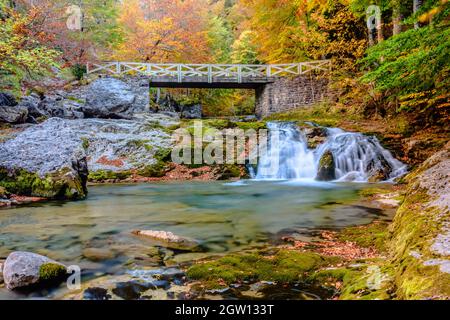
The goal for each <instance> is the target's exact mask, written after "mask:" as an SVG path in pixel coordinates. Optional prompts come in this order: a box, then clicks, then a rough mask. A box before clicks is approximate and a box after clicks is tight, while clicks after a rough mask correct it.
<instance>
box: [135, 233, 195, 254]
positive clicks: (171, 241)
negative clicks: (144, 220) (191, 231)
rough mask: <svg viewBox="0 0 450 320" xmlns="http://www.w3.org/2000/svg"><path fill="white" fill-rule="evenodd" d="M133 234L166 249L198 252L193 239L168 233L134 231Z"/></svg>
mask: <svg viewBox="0 0 450 320" xmlns="http://www.w3.org/2000/svg"><path fill="white" fill-rule="evenodd" d="M132 233H133V234H135V235H138V236H142V237H146V238H150V239H153V240H155V241H158V242H160V243H161V244H162V246H165V247H166V248H172V249H179V250H188V251H198V250H199V243H198V242H197V241H195V240H193V239H190V238H186V237H180V236H177V235H175V234H173V233H172V232H168V231H156V230H134V231H132Z"/></svg>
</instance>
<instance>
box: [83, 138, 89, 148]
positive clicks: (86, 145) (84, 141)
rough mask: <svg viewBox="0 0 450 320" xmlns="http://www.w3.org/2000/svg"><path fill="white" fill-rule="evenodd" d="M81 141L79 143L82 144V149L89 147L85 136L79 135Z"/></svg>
mask: <svg viewBox="0 0 450 320" xmlns="http://www.w3.org/2000/svg"><path fill="white" fill-rule="evenodd" d="M81 141H82V143H81V145H82V146H83V149H84V150H87V149H89V139H88V138H86V137H81Z"/></svg>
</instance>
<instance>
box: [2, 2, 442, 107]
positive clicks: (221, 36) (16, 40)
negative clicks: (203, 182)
mask: <svg viewBox="0 0 450 320" xmlns="http://www.w3.org/2000/svg"><path fill="white" fill-rule="evenodd" d="M371 5H376V6H377V8H378V9H379V19H378V20H377V23H376V25H375V27H374V28H373V29H368V28H367V25H366V24H367V23H366V21H367V19H368V18H370V17H369V16H370V14H372V13H371V12H370V11H368V8H370V6H371ZM73 6H75V7H73ZM74 8H75V9H74ZM76 8H79V9H78V10H79V19H80V23H79V27H75V28H73V27H72V28H71V27H70V25H69V24H70V21H71V19H72V20H73V19H76V18H77V11H76V10H77V9H76ZM449 11H450V9H449V1H448V0H424V1H420V0H408V1H403V0H375V1H372V0H338V1H328V0H158V1H156V0H145V1H144V0H127V1H117V0H77V1H71V0H35V1H32V2H30V1H26V0H0V20H1V24H0V33H1V37H0V73H1V75H2V77H1V82H0V86H1V87H0V90H10V91H16V92H17V91H20V88H21V87H23V86H24V84H26V83H27V82H29V81H33V80H36V79H39V77H42V76H45V75H48V74H49V72H53V73H54V72H55V70H59V71H60V72H62V73H64V70H71V72H72V73H73V74H74V75H75V76H76V77H77V78H81V77H82V76H83V72H84V71H85V70H84V65H85V63H86V62H87V61H96V60H128V61H129V60H132V61H146V62H154V63H160V62H174V63H176V62H183V63H187V62H189V63H251V64H259V63H287V62H301V61H307V60H312V59H332V61H333V66H334V77H335V79H337V80H336V81H343V79H349V78H351V79H360V80H359V83H360V84H361V85H364V84H372V85H373V86H374V88H375V89H376V91H377V92H379V93H380V94H382V95H389V96H390V99H391V100H392V99H394V100H396V102H397V104H396V105H397V106H398V110H415V109H416V108H417V109H419V110H421V111H423V110H427V112H432V113H433V112H435V111H436V112H438V111H439V110H443V109H447V108H448V103H447V102H446V100H448V93H447V91H448V90H447V88H448V72H449V66H448V61H449V29H448V24H449V19H448V17H449ZM424 66H426V67H424ZM179 94H181V95H183V93H182V92H181V93H180V92H179ZM190 94H191V95H194V96H195V97H196V99H199V100H202V102H203V103H204V104H205V106H206V109H205V110H209V112H211V113H216V114H230V113H231V114H233V113H236V112H237V113H246V112H249V111H250V110H249V109H250V108H251V105H252V103H250V102H249V101H248V99H251V98H249V97H250V95H249V94H248V93H245V92H243V91H231V92H230V91H225V90H217V91H216V92H214V93H211V92H208V93H205V92H203V91H201V90H197V91H196V90H191V92H190ZM430 110H431V111H430ZM439 112H440V111H439ZM439 112H438V113H439Z"/></svg>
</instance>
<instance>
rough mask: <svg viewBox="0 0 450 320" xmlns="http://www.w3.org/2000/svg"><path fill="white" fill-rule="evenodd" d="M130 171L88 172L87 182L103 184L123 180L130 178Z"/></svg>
mask: <svg viewBox="0 0 450 320" xmlns="http://www.w3.org/2000/svg"><path fill="white" fill-rule="evenodd" d="M131 174H132V173H131V171H129V170H126V171H118V172H117V171H111V170H97V171H91V172H89V176H88V181H91V182H104V181H107V180H123V179H126V178H128V177H130V176H131Z"/></svg>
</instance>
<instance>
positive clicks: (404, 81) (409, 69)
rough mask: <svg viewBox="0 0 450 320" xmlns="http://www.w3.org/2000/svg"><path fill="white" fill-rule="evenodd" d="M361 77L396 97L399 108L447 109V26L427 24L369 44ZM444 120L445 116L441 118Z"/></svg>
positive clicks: (449, 42) (449, 30) (449, 38)
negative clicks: (372, 45) (366, 70)
mask: <svg viewBox="0 0 450 320" xmlns="http://www.w3.org/2000/svg"><path fill="white" fill-rule="evenodd" d="M367 53H368V54H367V57H366V58H364V59H363V60H362V61H361V63H362V64H363V66H365V67H366V68H367V69H368V70H369V71H368V72H367V73H366V74H365V75H364V76H363V77H362V80H363V81H364V82H373V83H374V84H375V87H376V89H377V90H378V91H380V92H388V93H390V94H391V96H393V97H397V98H398V99H399V101H400V108H399V109H400V110H407V111H419V112H420V111H426V110H427V109H429V108H431V109H432V110H429V111H431V112H440V111H444V110H445V109H447V111H448V97H449V94H448V88H449V85H450V80H449V72H450V66H449V64H448V61H450V28H448V26H445V25H437V26H435V25H429V26H427V27H423V28H420V29H411V30H408V31H405V32H402V33H400V34H399V35H397V36H394V37H392V38H390V39H388V40H385V41H383V42H381V43H379V44H377V45H376V46H374V47H372V48H370V49H369V50H368V52H367ZM441 120H445V119H441Z"/></svg>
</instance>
